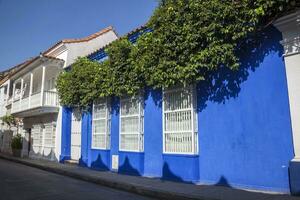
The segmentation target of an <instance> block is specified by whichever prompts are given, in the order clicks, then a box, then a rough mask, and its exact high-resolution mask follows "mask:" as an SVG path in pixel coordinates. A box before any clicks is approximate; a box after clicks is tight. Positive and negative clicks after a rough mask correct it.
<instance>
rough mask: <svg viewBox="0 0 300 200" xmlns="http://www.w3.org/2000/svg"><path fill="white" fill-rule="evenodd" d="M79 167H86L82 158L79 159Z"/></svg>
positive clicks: (85, 162)
mask: <svg viewBox="0 0 300 200" xmlns="http://www.w3.org/2000/svg"><path fill="white" fill-rule="evenodd" d="M79 166H81V167H88V164H87V161H85V160H84V159H82V156H81V157H80V159H79Z"/></svg>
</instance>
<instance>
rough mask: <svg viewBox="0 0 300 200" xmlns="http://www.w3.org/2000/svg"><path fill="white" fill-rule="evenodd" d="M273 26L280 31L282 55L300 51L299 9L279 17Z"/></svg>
mask: <svg viewBox="0 0 300 200" xmlns="http://www.w3.org/2000/svg"><path fill="white" fill-rule="evenodd" d="M274 25H275V27H276V28H277V29H278V30H280V31H281V32H282V36H283V40H282V41H281V44H282V45H283V47H284V56H290V55H294V54H299V53H300V10H297V11H295V12H293V13H291V14H289V15H287V16H284V17H281V18H279V19H278V20H276V21H275V23H274Z"/></svg>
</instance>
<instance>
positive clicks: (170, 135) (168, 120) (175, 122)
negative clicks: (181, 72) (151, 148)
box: [163, 87, 198, 154]
mask: <svg viewBox="0 0 300 200" xmlns="http://www.w3.org/2000/svg"><path fill="white" fill-rule="evenodd" d="M195 96H196V95H195V94H194V88H193V87H188V88H178V89H177V88H176V89H169V90H164V92H163V151H164V153H174V154H197V153H198V140H197V138H198V127H197V114H196V111H195V107H196V106H195V105H196V97H195Z"/></svg>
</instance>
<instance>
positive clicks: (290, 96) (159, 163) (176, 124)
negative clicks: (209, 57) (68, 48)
mask: <svg viewBox="0 0 300 200" xmlns="http://www.w3.org/2000/svg"><path fill="white" fill-rule="evenodd" d="M299 16H300V13H299V12H298V11H297V12H293V13H291V14H290V15H288V16H285V17H283V18H281V19H279V20H278V21H277V22H276V23H275V24H274V25H273V26H270V27H268V28H266V29H265V30H264V31H263V32H262V33H261V34H260V35H259V36H257V38H253V39H254V40H253V41H255V44H252V45H250V44H249V46H247V47H246V48H244V49H241V50H240V55H239V56H240V59H241V67H240V69H239V70H238V71H231V70H229V69H227V68H225V67H224V68H221V69H219V70H218V71H216V72H214V73H212V74H210V76H209V78H208V79H207V80H206V81H202V82H200V83H199V84H197V85H191V86H190V87H186V88H178V87H174V88H169V89H165V90H153V89H151V88H147V89H146V90H145V91H143V93H141V94H140V95H139V96H135V97H131V98H121V99H120V98H117V97H114V98H103V99H95V101H94V105H93V107H92V109H91V110H90V111H88V112H84V113H82V114H81V113H80V112H79V111H78V110H76V109H75V108H73V109H72V108H67V107H64V108H63V111H62V119H63V120H62V121H63V123H62V140H61V147H62V148H61V156H60V161H61V162H63V161H65V160H69V159H72V160H78V162H79V164H80V165H82V166H87V167H90V168H93V169H98V170H110V171H115V172H119V173H126V174H132V175H138V176H146V177H156V178H162V179H169V180H175V181H184V182H192V183H196V184H213V185H227V186H230V187H238V188H245V189H256V190H264V191H273V192H283V193H289V192H290V191H291V192H292V193H297V192H299V191H300V184H299V183H300V182H299V181H300V176H299V172H300V168H299V158H298V156H299V155H300V154H299V149H300V146H299V145H300V143H299V142H297V140H298V139H299V137H300V136H299V133H300V132H299V130H300V128H299V123H297V122H299V120H300V114H299V113H300V110H299V108H300V103H299V102H300V92H299V91H300V70H299V69H300V68H299V63H300V54H299V36H300V35H299V34H300V31H299V20H300V18H299ZM144 31H149V30H145V29H138V30H135V31H133V32H132V33H130V34H128V38H129V40H130V41H131V42H135V41H136V39H137V37H138V36H139V35H140V34H143V32H144ZM88 57H89V58H90V59H92V60H98V61H99V62H101V60H103V59H105V58H106V54H105V51H104V49H99V50H98V51H97V52H95V53H93V54H91V55H89V56H88ZM78 134H81V136H80V137H79V136H78ZM76 138H80V139H81V141H80V142H79V143H78V140H77V139H76ZM79 146H80V155H79V156H78V155H77V154H74V152H75V151H78V149H77V148H78V147H79ZM298 154H299V155H298Z"/></svg>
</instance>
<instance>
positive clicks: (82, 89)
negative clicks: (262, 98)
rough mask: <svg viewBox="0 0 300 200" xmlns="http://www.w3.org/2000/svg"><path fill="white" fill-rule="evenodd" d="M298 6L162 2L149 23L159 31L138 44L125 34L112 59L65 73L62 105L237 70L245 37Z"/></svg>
mask: <svg viewBox="0 0 300 200" xmlns="http://www.w3.org/2000/svg"><path fill="white" fill-rule="evenodd" d="M298 6H299V3H298V1H296V0H228V1H227V0H226V1H225V0H161V1H160V2H159V6H158V7H157V8H156V10H155V11H154V13H153V15H152V17H151V18H150V20H149V22H148V23H147V27H148V28H151V29H152V30H153V31H152V32H150V33H145V34H143V35H142V36H141V37H140V38H139V39H138V40H137V43H136V44H134V45H133V44H132V43H130V42H129V41H128V38H127V37H123V38H121V39H119V40H116V41H114V42H112V43H111V44H110V45H109V46H108V48H107V49H106V52H107V54H108V57H109V58H108V59H107V60H106V61H104V62H102V63H99V62H96V61H90V60H89V59H87V58H79V59H77V61H76V62H75V63H74V64H72V68H71V70H70V71H67V72H62V73H61V74H60V75H59V77H58V79H57V89H58V93H59V96H60V100H61V103H62V104H63V105H66V106H80V107H82V108H85V107H87V106H89V105H90V104H91V103H92V102H93V100H94V99H97V98H100V97H108V96H122V95H134V94H136V93H137V92H139V91H140V90H142V89H143V88H144V87H145V86H149V87H152V88H162V87H171V86H173V85H175V84H181V85H189V84H192V83H195V82H197V81H200V80H205V78H206V76H207V74H208V73H209V72H211V71H214V70H218V68H219V67H220V66H226V67H228V68H230V69H231V70H236V69H238V68H239V66H240V61H239V58H238V56H237V51H238V50H241V49H242V45H243V41H244V40H246V39H247V37H248V36H250V35H254V34H256V33H257V32H259V31H260V30H262V29H264V28H265V27H267V26H268V25H270V24H271V23H272V22H273V21H274V20H275V19H277V18H278V17H280V16H282V15H283V14H285V13H287V12H288V11H290V10H292V9H295V8H296V7H298Z"/></svg>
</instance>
